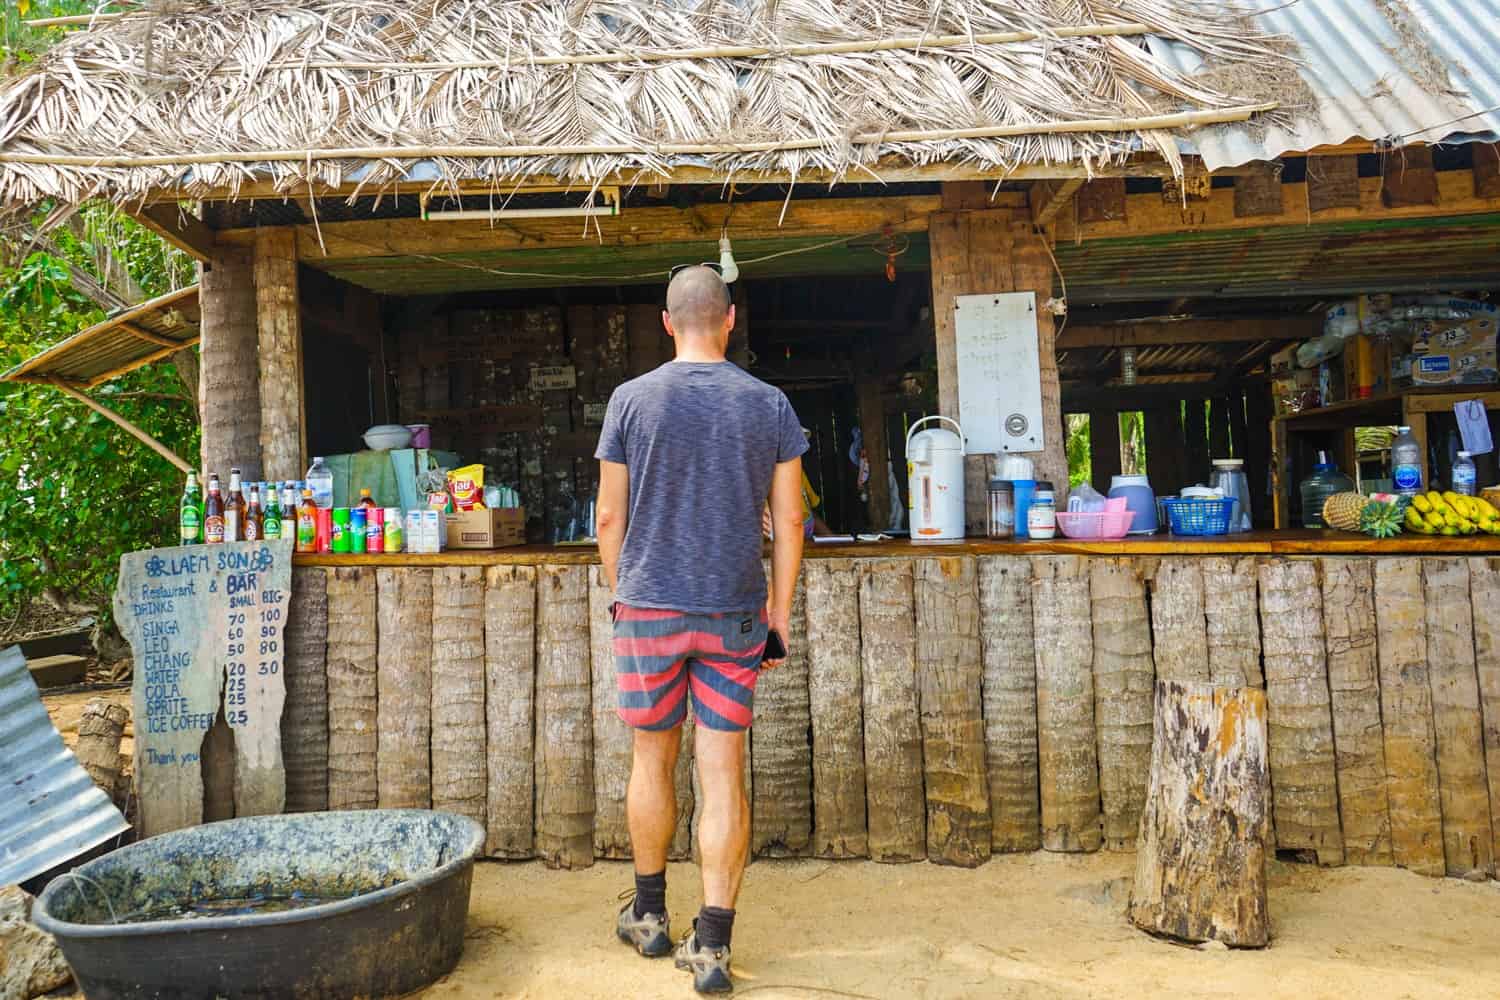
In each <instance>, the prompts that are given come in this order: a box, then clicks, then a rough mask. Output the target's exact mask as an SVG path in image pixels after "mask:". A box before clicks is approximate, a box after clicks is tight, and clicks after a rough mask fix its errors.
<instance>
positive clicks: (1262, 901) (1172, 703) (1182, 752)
mask: <svg viewBox="0 0 1500 1000" xmlns="http://www.w3.org/2000/svg"><path fill="white" fill-rule="evenodd" d="M1155 701H1156V739H1155V741H1154V742H1153V743H1152V749H1151V784H1150V789H1149V791H1148V792H1147V797H1146V808H1145V812H1144V813H1143V814H1142V815H1141V833H1140V837H1141V843H1140V848H1139V850H1137V852H1136V865H1135V881H1134V884H1133V886H1132V888H1131V891H1130V907H1129V916H1130V920H1131V922H1132V923H1134V924H1135V925H1136V926H1137V927H1140V928H1141V929H1142V930H1146V931H1150V932H1151V933H1153V934H1165V935H1168V936H1171V937H1174V938H1179V939H1181V940H1184V941H1222V942H1223V943H1224V944H1226V945H1229V946H1231V947H1236V948H1260V947H1264V946H1265V945H1266V944H1267V943H1268V941H1269V939H1270V919H1269V917H1268V915H1267V912H1266V850H1267V847H1268V846H1269V842H1270V833H1271V831H1270V808H1269V803H1268V800H1267V793H1268V792H1269V791H1270V788H1269V775H1268V770H1267V766H1266V752H1267V748H1266V742H1267V741H1266V696H1265V694H1264V693H1263V692H1261V691H1259V690H1256V689H1254V688H1238V689H1236V688H1218V687H1214V686H1213V685H1210V684H1201V683H1193V684H1189V683H1181V682H1171V681H1160V682H1158V683H1157V685H1156V698H1155Z"/></svg>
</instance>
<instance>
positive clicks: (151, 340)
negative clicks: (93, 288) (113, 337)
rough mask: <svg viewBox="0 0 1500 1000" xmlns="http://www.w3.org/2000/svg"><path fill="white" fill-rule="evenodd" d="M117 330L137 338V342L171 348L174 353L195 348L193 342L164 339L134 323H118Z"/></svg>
mask: <svg viewBox="0 0 1500 1000" xmlns="http://www.w3.org/2000/svg"><path fill="white" fill-rule="evenodd" d="M115 329H117V330H124V331H125V332H126V333H128V334H130V335H131V336H132V337H135V338H136V339H137V340H144V341H146V342H147V343H148V344H155V345H156V346H158V347H170V348H172V349H173V350H174V351H180V350H182V349H183V348H184V347H192V346H193V341H188V342H187V343H183V342H182V341H180V340H173V339H172V338H171V337H163V336H162V335H161V334H159V333H152V332H151V331H150V330H145V329H142V328H141V327H138V326H136V325H135V324H134V323H116V324H115Z"/></svg>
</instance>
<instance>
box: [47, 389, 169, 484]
mask: <svg viewBox="0 0 1500 1000" xmlns="http://www.w3.org/2000/svg"><path fill="white" fill-rule="evenodd" d="M52 385H53V386H54V387H56V389H57V391H58V392H61V393H62V394H63V395H65V396H68V397H70V398H72V399H76V400H78V402H80V403H82V404H83V405H84V406H87V407H88V408H89V409H91V410H93V411H94V412H95V413H97V414H99V415H100V416H101V417H104V418H105V419H106V420H108V421H110V422H111V423H113V424H116V425H117V426H119V427H120V428H121V429H123V430H124V431H125V432H126V433H127V434H129V435H130V436H131V437H133V438H135V439H136V440H137V441H139V442H141V444H143V445H145V446H146V447H147V448H150V449H151V450H152V451H154V452H156V453H157V454H158V455H160V456H161V457H162V458H165V459H166V460H167V461H168V462H171V463H172V464H173V465H175V466H177V467H178V468H179V469H181V470H182V471H183V472H192V471H193V467H192V466H191V465H190V464H188V462H187V460H186V459H184V458H181V457H179V456H178V454H177V453H176V452H175V451H173V450H172V449H171V448H168V447H167V446H166V445H164V444H162V443H161V442H160V441H158V440H156V438H154V437H152V436H151V435H150V434H147V433H146V432H145V431H143V430H141V429H140V428H139V427H137V426H136V425H135V424H133V423H131V422H130V421H129V420H126V419H125V418H124V417H122V416H120V415H119V414H118V413H116V412H115V411H114V410H111V409H110V408H109V407H107V406H105V405H104V404H103V403H100V402H99V401H97V400H95V399H94V398H93V397H91V396H87V395H85V394H84V393H82V392H80V391H78V390H77V389H75V388H73V387H72V386H71V385H69V384H68V383H66V382H64V381H62V380H61V379H53V380H52Z"/></svg>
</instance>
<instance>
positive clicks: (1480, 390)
mask: <svg viewBox="0 0 1500 1000" xmlns="http://www.w3.org/2000/svg"><path fill="white" fill-rule="evenodd" d="M1494 395H1496V387H1495V386H1494V385H1493V384H1485V385H1433V386H1422V387H1420V388H1416V387H1414V388H1411V389H1403V390H1402V391H1400V392H1388V393H1383V394H1381V395H1379V396H1370V397H1369V398H1367V399H1346V400H1344V401H1343V402H1341V403H1330V404H1328V405H1327V406H1319V407H1315V408H1313V409H1311V410H1303V411H1301V412H1300V413H1285V414H1282V415H1281V416H1279V417H1272V418H1271V420H1272V422H1273V423H1279V424H1286V425H1288V426H1291V427H1298V426H1302V425H1304V424H1315V423H1319V422H1320V420H1321V418H1325V417H1333V418H1335V419H1336V421H1337V423H1338V424H1339V425H1340V426H1342V425H1345V424H1347V423H1348V421H1349V420H1350V419H1358V418H1359V417H1362V416H1373V415H1383V414H1384V413H1386V412H1391V413H1394V414H1395V415H1396V416H1395V418H1394V419H1393V420H1392V421H1391V422H1392V423H1400V422H1401V420H1402V415H1403V406H1409V408H1410V409H1412V410H1417V411H1419V412H1424V413H1425V412H1431V411H1432V410H1437V409H1446V408H1447V406H1448V405H1451V404H1452V402H1457V401H1459V400H1462V399H1473V398H1475V397H1479V398H1482V399H1486V402H1487V403H1488V402H1489V400H1488V397H1491V396H1494ZM1445 396H1451V397H1452V401H1451V402H1449V401H1447V400H1442V401H1440V398H1441V397H1445ZM1444 404H1446V405H1444ZM1334 422H1335V421H1334V420H1330V421H1328V423H1330V424H1333V423H1334Z"/></svg>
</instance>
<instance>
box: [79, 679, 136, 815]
mask: <svg viewBox="0 0 1500 1000" xmlns="http://www.w3.org/2000/svg"><path fill="white" fill-rule="evenodd" d="M129 721H130V709H128V708H126V707H125V706H124V705H120V704H117V703H115V702H112V701H108V700H106V699H104V698H94V699H91V700H90V701H89V703H88V704H87V705H85V706H83V716H82V718H80V719H79V720H78V743H77V745H76V746H74V747H73V756H75V757H77V758H78V763H80V764H82V765H83V769H84V770H85V771H87V772H88V773H89V777H90V778H93V779H94V784H95V785H98V786H99V788H100V790H101V791H103V792H104V794H105V795H108V796H109V797H110V798H111V799H113V798H114V794H115V785H116V784H117V783H118V782H119V780H120V743H121V742H122V741H123V740H124V739H125V723H127V722H129Z"/></svg>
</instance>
